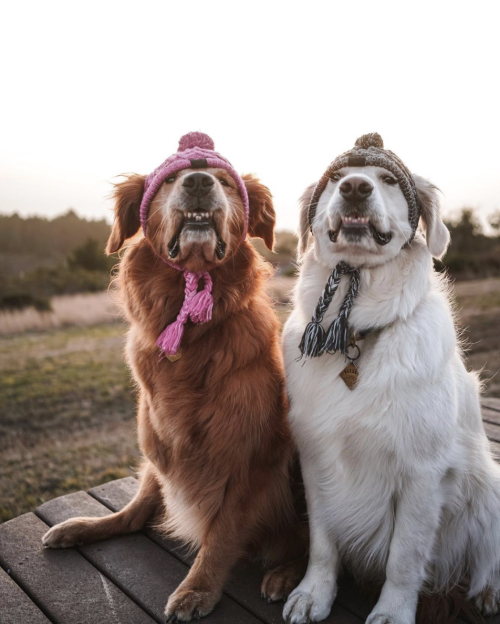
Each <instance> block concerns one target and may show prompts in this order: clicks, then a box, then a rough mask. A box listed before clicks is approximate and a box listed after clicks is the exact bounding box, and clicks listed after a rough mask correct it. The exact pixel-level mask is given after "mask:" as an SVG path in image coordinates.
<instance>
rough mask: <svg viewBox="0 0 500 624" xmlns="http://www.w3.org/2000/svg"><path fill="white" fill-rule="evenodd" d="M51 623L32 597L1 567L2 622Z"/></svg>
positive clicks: (0, 609)
mask: <svg viewBox="0 0 500 624" xmlns="http://www.w3.org/2000/svg"><path fill="white" fill-rule="evenodd" d="M24 622H26V623H27V624H28V623H29V624H50V620H48V619H47V618H46V617H45V615H44V614H43V613H42V612H41V611H40V609H39V608H38V607H37V606H36V604H35V603H34V602H33V601H32V600H31V598H30V597H29V596H28V595H27V594H25V593H24V591H23V590H22V589H21V588H20V587H19V585H18V584H17V583H15V582H14V581H13V580H12V579H11V578H10V576H9V575H8V574H7V572H4V571H3V570H2V568H0V623H1V624H24Z"/></svg>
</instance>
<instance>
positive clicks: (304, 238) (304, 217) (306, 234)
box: [297, 182, 316, 260]
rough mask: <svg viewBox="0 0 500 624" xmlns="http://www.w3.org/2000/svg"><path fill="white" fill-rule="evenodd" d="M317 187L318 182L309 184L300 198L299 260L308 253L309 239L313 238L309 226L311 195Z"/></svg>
mask: <svg viewBox="0 0 500 624" xmlns="http://www.w3.org/2000/svg"><path fill="white" fill-rule="evenodd" d="M315 188H316V182H314V184H311V185H309V186H308V187H307V188H306V190H305V191H304V192H303V193H302V196H301V198H300V199H299V207H300V221H299V247H298V251H297V260H300V259H301V258H302V256H303V255H304V254H305V253H306V251H307V248H308V247H309V240H310V238H311V230H310V227H309V204H310V203H311V197H312V196H313V193H314V189H315Z"/></svg>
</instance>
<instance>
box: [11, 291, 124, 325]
mask: <svg viewBox="0 0 500 624" xmlns="http://www.w3.org/2000/svg"><path fill="white" fill-rule="evenodd" d="M51 304H52V312H38V311H37V310H35V309H34V308H26V309H25V310H20V311H15V312H0V335H2V336H8V335H10V334H17V333H21V332H27V331H38V330H45V329H57V328H60V327H67V326H75V327H91V326H93V325H98V324H100V323H109V322H113V321H115V320H116V319H117V317H118V310H117V308H116V306H115V304H114V303H113V298H112V295H110V294H109V293H107V292H100V293H89V294H82V295H62V296H60V297H53V299H51Z"/></svg>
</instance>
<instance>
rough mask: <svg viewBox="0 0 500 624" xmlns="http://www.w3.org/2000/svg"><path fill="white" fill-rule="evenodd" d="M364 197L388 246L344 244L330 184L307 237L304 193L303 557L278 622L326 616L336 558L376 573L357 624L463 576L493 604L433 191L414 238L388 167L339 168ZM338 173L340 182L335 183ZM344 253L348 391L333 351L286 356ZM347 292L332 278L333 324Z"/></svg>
mask: <svg viewBox="0 0 500 624" xmlns="http://www.w3.org/2000/svg"><path fill="white" fill-rule="evenodd" d="M342 174H343V175H344V177H346V176H349V175H353V174H356V175H360V174H361V175H364V176H366V178H367V179H369V180H371V182H372V183H373V185H374V187H375V190H374V192H373V195H372V197H371V198H370V202H369V207H368V214H369V216H370V219H371V222H372V223H373V224H374V225H376V227H377V228H378V229H379V230H381V231H384V232H387V231H389V230H390V231H391V232H392V234H393V238H392V240H391V242H390V243H389V244H388V245H386V246H384V247H381V246H379V245H377V244H376V242H375V241H374V240H373V239H372V238H371V237H370V236H365V237H362V239H361V240H360V241H358V242H352V240H349V239H348V237H346V236H344V235H343V233H342V232H343V231H342V229H341V230H340V234H339V236H338V239H337V242H335V243H333V242H331V240H330V238H329V236H328V231H329V230H332V229H338V227H339V225H340V222H341V218H340V214H341V212H342V198H341V196H340V194H339V190H338V186H339V183H338V182H332V181H330V182H329V184H328V186H327V188H326V189H325V191H324V193H323V195H322V197H321V200H320V202H319V204H318V208H317V215H316V218H315V221H314V245H313V246H312V247H311V248H310V249H308V250H307V247H308V243H309V242H310V240H309V238H310V237H309V233H308V223H307V205H308V202H309V199H310V197H311V193H312V190H313V187H310V188H309V189H308V190H307V191H306V193H305V194H304V196H303V198H302V216H301V228H300V235H301V241H300V244H301V250H302V252H303V253H305V256H304V260H303V266H302V269H301V272H300V277H299V280H298V284H297V287H296V291H295V307H294V310H293V312H292V315H291V316H290V318H289V320H288V321H287V323H286V326H285V329H284V333H283V346H284V355H285V364H286V372H287V383H288V392H289V396H290V401H291V410H290V422H291V425H292V429H293V433H294V437H295V440H296V443H297V446H298V448H299V451H300V458H301V465H302V471H303V477H304V483H305V488H306V496H307V503H308V512H309V522H310V535H311V550H310V559H309V566H308V569H307V573H306V575H305V577H304V579H303V580H302V582H301V583H300V585H299V586H298V587H297V588H296V589H295V590H294V591H293V592H292V593H291V595H290V596H289V598H288V601H287V603H286V605H285V609H284V618H285V619H286V620H287V621H288V622H290V623H292V624H302V623H305V622H306V621H313V622H316V621H319V620H322V619H324V618H326V617H327V616H328V614H329V612H330V609H331V606H332V603H333V601H334V599H335V595H336V579H337V574H338V571H339V568H340V566H344V565H345V566H346V567H347V568H348V569H350V570H351V571H353V572H354V573H355V574H357V575H359V576H361V577H370V578H379V579H382V580H384V581H385V582H384V586H383V590H382V593H381V596H380V599H379V601H378V603H377V605H376V606H375V608H374V610H373V612H372V613H371V615H370V616H369V618H368V620H367V623H368V624H413V623H414V621H415V613H416V606H417V599H418V595H419V592H420V591H421V590H422V589H423V588H424V586H425V587H426V588H427V589H429V590H430V591H446V590H448V589H449V588H451V587H452V586H453V585H454V584H455V583H458V582H459V581H460V580H463V578H464V577H467V579H468V581H469V582H470V592H469V595H470V597H471V598H476V601H477V602H478V604H479V605H480V606H482V607H483V610H484V611H486V612H488V611H489V612H490V613H491V612H494V611H496V610H497V604H498V597H499V590H500V468H499V466H498V465H497V464H496V463H495V462H494V460H493V458H492V455H491V452H490V447H489V443H488V440H487V438H486V436H485V433H484V429H483V425H482V420H481V411H480V405H479V382H478V379H477V377H476V375H474V374H473V373H468V372H467V371H466V368H465V366H464V363H463V359H462V354H461V351H460V347H459V344H458V341H457V337H456V331H455V326H454V322H453V316H452V312H451V309H450V304H449V300H448V292H447V283H446V281H445V279H443V278H441V277H440V276H439V275H438V274H436V273H435V272H434V271H433V265H432V255H434V256H441V255H442V254H443V253H444V252H445V250H446V247H447V244H448V240H449V234H448V231H447V229H446V227H445V226H444V224H443V223H442V221H441V218H440V215H439V202H438V197H437V194H436V189H435V187H433V186H432V185H431V184H430V183H428V182H426V181H425V180H424V179H423V178H420V177H418V176H415V182H416V184H417V189H418V193H419V198H420V201H421V204H422V209H423V214H422V226H423V229H424V232H425V233H426V237H425V238H424V235H423V233H420V232H418V233H417V235H416V237H415V239H414V241H413V243H412V244H411V246H409V247H407V248H402V247H403V245H404V242H405V241H406V240H407V238H408V236H409V235H410V232H411V229H410V225H409V223H408V206H407V203H406V201H405V199H404V196H403V194H402V192H401V190H400V188H399V186H398V185H394V182H393V183H392V184H391V185H390V186H389V185H388V184H387V185H386V184H385V183H384V176H385V175H386V174H387V171H385V170H384V169H380V168H375V167H365V168H363V169H360V168H357V169H356V168H346V169H344V170H342ZM344 179H345V178H344ZM339 260H345V261H347V262H348V263H349V264H351V265H353V266H357V267H359V268H360V269H361V285H360V289H359V294H358V296H357V298H356V300H355V303H354V307H353V309H352V313H351V317H350V325H351V328H352V330H353V331H354V332H359V331H361V330H365V329H367V328H374V329H373V331H372V332H371V333H370V334H368V336H367V337H366V338H365V340H363V341H362V342H361V343H358V344H359V346H360V349H361V357H360V358H359V360H358V361H357V362H356V364H357V365H358V367H359V371H360V372H359V380H358V384H357V386H356V388H355V389H354V390H353V391H350V390H349V389H348V388H347V386H346V385H345V384H344V382H343V381H342V379H341V378H340V377H339V373H340V372H341V370H342V369H343V368H344V367H345V365H346V359H345V357H344V356H343V355H340V354H335V355H328V354H324V355H323V356H321V357H319V358H310V359H306V358H303V359H299V356H300V352H299V348H298V346H299V343H300V340H301V336H302V333H303V331H304V328H305V327H306V325H307V323H308V322H309V321H310V320H311V315H312V312H313V310H314V308H315V306H316V304H317V301H318V299H319V297H320V294H321V292H322V291H323V288H324V286H325V284H326V281H327V278H328V276H329V275H330V273H331V270H332V268H333V267H334V266H335V265H336V264H337V262H338V261H339ZM347 288H348V278H347V277H344V278H343V279H342V281H341V283H340V286H339V290H338V292H337V293H336V295H335V296H334V298H333V301H332V303H331V305H330V308H329V310H328V312H327V314H326V315H325V319H324V322H323V325H324V327H325V328H327V327H328V326H329V325H330V323H331V322H332V320H333V319H334V318H336V316H337V313H338V310H339V307H340V304H341V303H342V301H343V299H344V296H345V294H346V292H347Z"/></svg>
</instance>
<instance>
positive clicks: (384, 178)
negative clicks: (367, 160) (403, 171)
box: [382, 175, 398, 186]
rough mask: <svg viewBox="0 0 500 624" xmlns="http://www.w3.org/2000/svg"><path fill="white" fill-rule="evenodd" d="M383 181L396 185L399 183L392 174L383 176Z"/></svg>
mask: <svg viewBox="0 0 500 624" xmlns="http://www.w3.org/2000/svg"><path fill="white" fill-rule="evenodd" d="M382 181H383V182H385V184H389V186H394V185H395V184H397V183H398V181H397V180H396V178H393V177H392V176H390V175H385V176H383V177H382Z"/></svg>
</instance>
